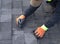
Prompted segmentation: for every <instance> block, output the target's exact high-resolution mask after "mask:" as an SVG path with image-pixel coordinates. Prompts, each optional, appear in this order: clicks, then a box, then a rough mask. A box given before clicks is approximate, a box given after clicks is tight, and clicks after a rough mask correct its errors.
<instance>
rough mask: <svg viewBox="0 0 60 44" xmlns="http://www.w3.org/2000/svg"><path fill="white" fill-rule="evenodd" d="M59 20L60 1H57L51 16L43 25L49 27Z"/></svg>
mask: <svg viewBox="0 0 60 44" xmlns="http://www.w3.org/2000/svg"><path fill="white" fill-rule="evenodd" d="M59 20H60V2H58V3H57V5H56V9H55V12H54V14H53V15H52V17H50V19H49V20H48V21H47V22H46V23H45V25H46V26H47V27H48V28H50V27H52V26H54V25H55V24H56V23H58V22H59Z"/></svg>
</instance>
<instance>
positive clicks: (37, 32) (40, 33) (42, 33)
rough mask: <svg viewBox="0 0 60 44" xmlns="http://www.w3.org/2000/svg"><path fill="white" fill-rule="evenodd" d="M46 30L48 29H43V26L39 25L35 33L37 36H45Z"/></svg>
mask: <svg viewBox="0 0 60 44" xmlns="http://www.w3.org/2000/svg"><path fill="white" fill-rule="evenodd" d="M45 32H46V31H45V30H44V29H42V28H41V27H38V28H37V29H36V31H35V32H34V33H35V35H36V36H37V37H40V38H42V37H43V36H44V34H45Z"/></svg>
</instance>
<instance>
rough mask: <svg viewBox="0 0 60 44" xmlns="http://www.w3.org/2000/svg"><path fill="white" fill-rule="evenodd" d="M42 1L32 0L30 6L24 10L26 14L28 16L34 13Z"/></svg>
mask: <svg viewBox="0 0 60 44" xmlns="http://www.w3.org/2000/svg"><path fill="white" fill-rule="evenodd" d="M41 3H42V0H31V1H30V6H29V7H28V8H27V9H26V10H25V11H24V15H25V16H26V17H27V16H30V15H32V14H33V13H34V12H35V11H36V10H37V8H39V6H40V5H41Z"/></svg>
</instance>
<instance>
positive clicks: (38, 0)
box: [30, 0, 43, 7]
mask: <svg viewBox="0 0 60 44" xmlns="http://www.w3.org/2000/svg"><path fill="white" fill-rule="evenodd" d="M42 1H43V0H31V1H30V4H31V5H32V6H34V7H37V6H39V5H40V4H41V3H42Z"/></svg>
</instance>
